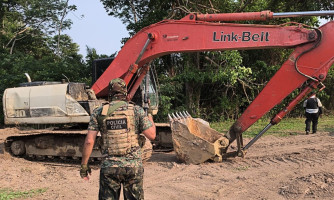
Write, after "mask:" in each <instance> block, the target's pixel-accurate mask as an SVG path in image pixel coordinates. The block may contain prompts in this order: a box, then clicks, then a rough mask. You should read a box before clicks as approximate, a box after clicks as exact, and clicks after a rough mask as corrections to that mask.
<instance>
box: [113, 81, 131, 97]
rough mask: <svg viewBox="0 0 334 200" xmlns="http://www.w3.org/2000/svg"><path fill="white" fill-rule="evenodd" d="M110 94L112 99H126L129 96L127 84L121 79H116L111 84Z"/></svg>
mask: <svg viewBox="0 0 334 200" xmlns="http://www.w3.org/2000/svg"><path fill="white" fill-rule="evenodd" d="M109 92H110V95H111V98H112V99H115V98H114V97H115V96H117V97H121V96H122V97H126V96H127V88H126V83H125V81H124V80H123V79H121V78H115V79H113V80H111V81H110V82H109Z"/></svg>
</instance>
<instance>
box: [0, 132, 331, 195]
mask: <svg viewBox="0 0 334 200" xmlns="http://www.w3.org/2000/svg"><path fill="white" fill-rule="evenodd" d="M13 131H15V130H11V129H10V130H8V129H5V130H4V129H3V130H0V181H1V184H0V189H3V188H11V189H14V190H19V191H27V190H31V189H40V188H46V192H44V193H42V194H38V195H36V196H34V197H31V198H29V199H72V200H76V199H97V195H98V178H99V177H98V175H99V168H98V166H94V167H93V174H92V177H91V179H90V181H88V182H87V181H84V180H82V179H81V178H80V176H79V171H78V170H79V164H73V163H71V164H62V163H55V162H32V161H28V160H25V159H22V158H14V157H11V156H10V155H9V154H8V153H6V152H5V151H4V144H3V142H4V139H5V138H6V137H7V136H8V135H10V134H12V132H13ZM333 149H334V133H329V132H320V133H317V134H312V135H302V134H301V135H294V136H289V137H275V136H264V137H262V138H261V139H260V140H259V141H257V142H256V143H255V144H254V145H253V146H252V147H251V148H250V149H249V150H248V153H247V155H246V158H231V159H229V160H227V161H225V162H223V163H204V164H200V165H185V164H182V163H179V162H178V161H177V159H176V157H175V154H174V153H173V152H170V153H154V154H153V156H152V158H151V159H150V160H149V161H148V162H146V163H145V175H144V190H145V199H148V200H151V199H152V200H153V199H154V200H156V199H165V200H168V199H184V200H185V199H333V198H334V152H333Z"/></svg>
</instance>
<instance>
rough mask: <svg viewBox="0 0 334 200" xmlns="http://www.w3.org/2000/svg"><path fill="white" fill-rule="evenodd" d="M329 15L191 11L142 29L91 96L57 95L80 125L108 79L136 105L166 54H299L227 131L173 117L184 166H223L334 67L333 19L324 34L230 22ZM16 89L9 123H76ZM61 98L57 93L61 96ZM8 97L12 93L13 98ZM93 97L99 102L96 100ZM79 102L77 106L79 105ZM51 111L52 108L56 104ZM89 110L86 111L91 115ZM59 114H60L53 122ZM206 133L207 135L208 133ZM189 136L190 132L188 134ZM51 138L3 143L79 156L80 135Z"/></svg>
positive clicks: (8, 102) (7, 109)
mask: <svg viewBox="0 0 334 200" xmlns="http://www.w3.org/2000/svg"><path fill="white" fill-rule="evenodd" d="M325 15H326V16H327V15H334V11H311V12H294V13H273V12H270V11H262V12H252V13H231V14H227V13H225V14H196V13H192V14H189V15H187V16H185V17H184V18H182V19H181V20H164V21H161V22H159V23H156V24H153V25H150V26H148V27H145V28H143V29H142V30H141V31H139V32H138V33H137V34H136V35H134V36H133V37H132V38H131V39H129V40H128V41H127V42H126V44H125V45H124V47H123V48H122V50H121V51H120V52H119V53H118V55H117V56H116V58H115V59H114V60H113V61H112V63H111V64H110V65H109V67H108V68H107V69H106V70H105V72H104V73H103V74H102V75H101V76H100V78H99V79H98V80H97V81H96V82H95V83H94V85H93V86H92V88H91V90H86V89H85V88H83V86H78V85H77V86H78V87H77V89H75V87H74V86H73V84H72V86H71V85H70V84H69V83H67V84H65V85H66V86H63V87H62V88H60V89H59V90H62V92H65V94H66V95H65V96H67V97H68V98H69V99H67V100H66V102H71V103H72V105H71V106H72V107H71V106H68V107H70V108H71V109H72V111H73V110H74V111H75V109H77V110H80V111H81V117H82V116H84V117H85V118H86V119H82V120H81V121H80V122H81V123H84V122H83V121H85V120H87V116H89V113H90V112H89V111H91V110H92V107H93V105H94V106H95V105H99V103H98V102H99V101H100V100H99V99H105V97H106V96H107V93H108V83H109V81H110V80H111V79H114V78H118V77H120V78H123V79H124V80H125V81H126V83H127V84H128V99H129V100H131V99H133V97H134V96H136V95H135V94H136V92H137V91H138V88H141V84H142V82H143V80H144V79H145V77H146V74H148V71H149V69H150V64H151V62H152V60H153V59H155V58H158V57H160V56H162V55H166V54H170V53H177V52H195V51H217V50H235V49H264V48H277V47H278V48H294V49H295V50H294V51H293V52H292V54H291V55H290V57H289V59H288V60H287V61H286V62H285V63H284V64H283V65H282V66H281V68H280V69H279V70H278V71H277V72H276V74H275V75H274V76H273V77H272V78H271V80H270V81H269V82H268V83H267V85H266V86H265V87H264V88H263V90H262V91H261V92H260V94H259V95H258V96H257V97H256V98H255V99H254V100H253V101H252V103H251V104H250V105H249V107H248V108H247V109H246V110H245V112H244V113H243V114H242V115H241V116H240V118H239V119H238V120H237V121H236V122H235V123H234V124H233V125H232V127H231V128H230V130H229V131H228V132H227V133H225V134H221V133H216V132H215V131H214V130H212V129H210V127H209V125H208V124H207V123H205V122H203V120H200V119H192V118H191V117H190V116H189V115H188V114H187V113H183V114H182V113H178V114H175V115H172V116H170V119H171V128H172V133H173V144H174V149H175V151H176V153H177V155H178V157H179V158H181V160H184V161H185V162H188V163H201V162H204V161H205V160H208V159H211V160H216V161H221V160H222V159H223V158H224V157H227V156H237V155H238V156H243V155H244V153H245V151H246V150H247V149H248V148H249V147H250V146H251V145H252V144H253V143H254V142H255V141H256V140H257V139H258V138H259V137H261V136H262V135H263V134H264V133H265V132H266V131H267V130H268V129H269V128H270V127H271V126H273V125H275V124H277V123H279V122H280V120H281V119H282V118H283V117H284V116H285V115H286V114H287V113H289V111H291V110H292V109H293V108H294V107H295V106H296V105H297V104H298V103H299V102H300V101H301V100H303V99H304V98H305V97H306V96H307V95H308V94H309V93H310V92H311V91H312V90H315V89H319V90H321V89H323V88H324V85H323V84H322V82H323V81H324V80H325V78H326V76H327V72H328V70H329V68H330V67H331V66H332V64H333V62H334V54H333V50H332V47H333V46H334V37H333V31H334V22H333V21H330V22H328V23H326V24H324V25H323V26H321V27H320V28H312V27H309V26H306V25H303V24H298V23H286V24H282V25H256V24H237V23H226V22H231V21H234V22H235V21H245V20H262V21H264V20H270V19H274V18H281V17H298V16H325ZM146 83H148V81H146ZM144 85H145V84H144ZM29 87H32V88H33V87H45V86H44V85H39V86H29ZM148 87H149V86H148V84H146V89H145V87H143V88H144V90H148ZM71 88H72V89H71ZM297 88H299V89H300V93H299V94H298V95H297V96H296V98H294V99H293V100H292V101H291V102H290V103H289V104H288V106H287V107H285V108H284V109H283V110H282V111H281V112H279V113H278V114H277V115H275V116H274V117H273V118H272V119H271V121H270V123H269V124H268V125H267V126H266V127H265V128H264V129H263V130H262V131H261V132H260V133H259V134H258V135H257V136H256V137H255V138H254V139H253V140H251V141H250V142H249V143H248V144H246V145H245V146H244V145H243V140H242V133H243V132H244V131H246V130H247V129H248V128H249V127H250V126H251V125H252V124H254V123H255V122H256V121H257V120H258V119H260V118H261V117H262V116H263V115H264V114H266V113H267V112H268V111H270V110H271V109H272V108H273V107H274V106H276V105H277V104H279V103H280V102H281V101H282V100H284V99H285V98H286V97H287V96H288V95H289V94H290V93H291V92H293V91H294V90H296V89H297ZM12 89H13V88H11V89H7V90H6V91H5V94H4V99H3V100H4V113H5V123H6V124H16V125H18V124H34V123H35V124H36V123H38V124H43V123H46V119H47V118H48V117H51V115H53V116H52V117H53V119H56V118H57V117H63V118H64V119H66V118H69V117H70V118H71V119H70V121H71V122H76V121H75V120H76V119H75V118H76V113H75V112H73V113H72V114H71V115H68V114H66V112H64V113H62V112H63V110H61V109H58V110H57V111H55V110H52V109H45V108H44V107H46V106H45V104H50V102H51V101H50V102H47V101H46V102H44V104H43V105H44V107H43V106H42V108H39V107H41V106H40V105H38V106H37V105H35V107H34V108H32V106H31V105H32V103H31V102H30V103H29V102H28V101H32V100H34V99H33V98H36V97H31V94H30V97H28V94H27V96H26V97H25V98H22V99H20V98H19V95H18V92H14V91H13V92H10V90H12ZM16 89H17V88H16ZM24 90H25V91H26V90H27V88H22V89H21V91H24ZM32 90H33V89H32ZM77 91H80V94H81V95H78V94H77ZM62 92H59V95H61V93H62ZM87 92H89V93H90V94H91V93H93V94H91V95H82V94H85V93H86V94H87ZM9 93H10V94H11V95H8V94H9ZM94 94H95V95H96V97H97V98H95V95H94ZM49 95H52V94H49ZM83 96H88V97H87V98H84V99H79V100H78V98H81V97H83ZM91 96H92V97H91ZM75 101H77V102H78V104H75ZM66 102H65V103H66ZM144 103H145V102H144ZM27 104H29V105H27ZM83 105H85V106H83ZM20 106H21V107H20ZM24 106H25V107H24ZM80 106H81V107H80ZM23 107H24V108H23ZM49 107H52V106H49ZM43 108H44V110H43ZM52 108H53V109H54V108H55V106H53V107H52ZM64 109H65V108H64ZM84 111H86V114H85V113H84ZM55 114H57V115H59V116H55ZM32 117H34V120H31V119H29V118H32ZM39 117H43V118H44V119H43V120H44V121H43V123H41V122H38V121H36V120H37V119H40V118H39ZM50 119H51V118H50ZM29 120H30V121H29ZM28 121H29V122H28ZM52 122H53V124H55V121H52V119H51V122H48V123H52ZM61 123H67V121H66V122H65V121H62V122H61ZM68 123H69V122H68ZM86 123H87V121H86ZM209 129H210V131H208V130H209ZM185 132H186V133H185ZM187 132H188V133H189V134H188V135H187ZM54 133H55V132H50V131H49V132H48V133H45V132H44V133H43V134H44V135H43V136H47V137H50V135H52V137H53V139H38V138H39V137H40V136H41V134H40V133H33V134H31V133H30V134H28V133H26V134H25V135H24V136H20V137H19V136H15V137H14V136H13V137H9V138H8V140H7V143H6V144H7V146H8V147H9V150H10V151H11V152H12V153H13V154H14V155H25V154H27V155H32V156H35V155H39V156H63V157H64V156H65V157H66V156H72V157H80V156H81V152H80V148H79V146H78V144H79V143H80V142H81V140H80V142H79V143H78V142H75V141H73V140H77V139H78V138H79V137H83V136H84V135H83V134H69V133H62V134H59V133H58V134H54ZM59 135H61V136H64V137H63V138H66V137H67V136H68V138H69V139H66V140H65V139H64V141H63V140H59ZM65 136H66V137H65ZM26 138H28V139H26ZM53 140H57V142H52V141H53ZM58 140H59V141H58ZM235 140H236V141H237V145H238V150H237V151H236V152H228V151H227V150H228V147H229V145H230V144H231V143H232V142H233V141H235ZM64 143H66V145H65V144H64ZM77 143H78V144H77ZM32 146H33V147H32ZM55 146H59V147H55ZM65 146H66V147H65ZM30 149H31V150H30ZM55 149H57V153H54V151H55ZM97 149H98V147H97ZM191 149H193V150H191ZM199 149H200V150H203V149H211V150H210V153H208V155H206V156H203V155H200V156H198V155H197V154H196V150H199ZM14 152H15V153H14ZM41 152H43V153H41ZM97 157H98V155H97Z"/></svg>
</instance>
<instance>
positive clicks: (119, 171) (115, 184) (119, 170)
mask: <svg viewBox="0 0 334 200" xmlns="http://www.w3.org/2000/svg"><path fill="white" fill-rule="evenodd" d="M143 175H144V168H143V167H140V168H132V167H108V168H101V171H100V189H99V200H107V199H108V200H109V199H110V200H118V199H119V198H120V193H121V185H123V196H124V199H125V200H126V199H131V200H132V199H144V190H143Z"/></svg>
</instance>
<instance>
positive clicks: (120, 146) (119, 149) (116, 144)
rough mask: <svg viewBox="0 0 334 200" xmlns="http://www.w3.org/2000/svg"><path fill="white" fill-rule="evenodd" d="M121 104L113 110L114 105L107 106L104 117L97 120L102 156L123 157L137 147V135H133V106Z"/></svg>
mask: <svg viewBox="0 0 334 200" xmlns="http://www.w3.org/2000/svg"><path fill="white" fill-rule="evenodd" d="M118 104H122V106H120V107H119V108H117V109H116V110H115V105H116V107H117V103H116V104H114V105H113V106H109V109H108V112H107V115H106V116H101V119H100V120H99V121H100V122H101V123H102V125H103V127H102V133H101V136H102V144H101V150H102V154H105V153H108V155H110V156H123V155H126V154H128V153H129V152H130V151H131V148H133V147H138V146H139V144H138V134H136V133H135V118H134V105H133V104H128V103H126V102H124V101H122V103H121V101H120V102H119V103H118Z"/></svg>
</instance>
